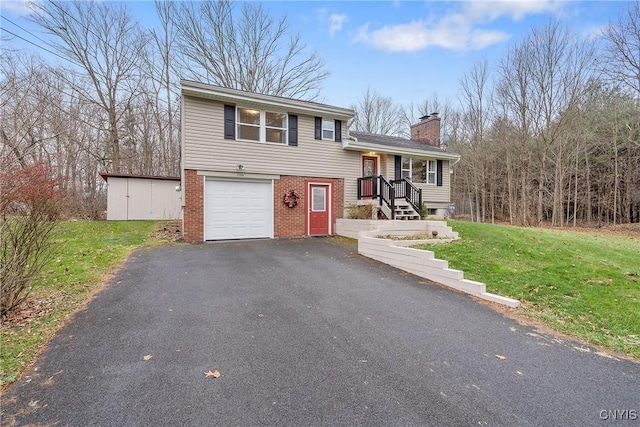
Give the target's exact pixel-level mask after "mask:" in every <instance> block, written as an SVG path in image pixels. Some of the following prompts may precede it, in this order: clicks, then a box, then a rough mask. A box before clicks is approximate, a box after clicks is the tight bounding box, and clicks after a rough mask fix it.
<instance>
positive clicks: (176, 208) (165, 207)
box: [100, 173, 182, 221]
mask: <svg viewBox="0 0 640 427" xmlns="http://www.w3.org/2000/svg"><path fill="white" fill-rule="evenodd" d="M100 176H102V179H104V180H105V181H106V182H107V221H115V220H140V219H180V214H181V212H182V206H181V205H182V201H181V200H180V194H179V193H178V192H176V188H179V187H180V178H179V177H163V176H147V175H128V174H115V173H101V174H100Z"/></svg>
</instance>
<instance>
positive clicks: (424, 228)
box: [336, 219, 520, 307]
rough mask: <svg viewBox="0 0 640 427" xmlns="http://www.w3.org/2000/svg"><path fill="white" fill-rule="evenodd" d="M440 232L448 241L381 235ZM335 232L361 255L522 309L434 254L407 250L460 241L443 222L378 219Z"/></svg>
mask: <svg viewBox="0 0 640 427" xmlns="http://www.w3.org/2000/svg"><path fill="white" fill-rule="evenodd" d="M432 230H437V231H438V237H439V238H440V237H445V238H446V239H437V240H433V239H429V240H423V241H419V240H410V241H407V240H393V239H385V238H381V237H380V236H384V235H390V236H398V237H404V236H413V235H431V231H432ZM336 232H337V233H338V234H339V235H342V236H345V237H351V238H357V239H358V253H359V254H361V255H364V256H366V257H369V258H372V259H375V260H377V261H380V262H383V263H385V264H388V265H391V266H393V267H396V268H399V269H401V270H404V271H406V272H409V273H411V274H415V275H416V276H419V277H424V278H425V279H429V280H431V281H434V282H437V283H441V284H443V285H446V286H449V287H451V288H454V289H457V290H460V291H463V292H466V293H468V294H471V295H474V296H476V297H479V298H483V299H485V300H488V301H493V302H496V303H499V304H503V305H506V306H509V307H519V306H520V301H518V300H514V299H511V298H506V297H502V296H500V295H495V294H491V293H488V292H487V289H486V285H485V284H484V283H480V282H476V281H473V280H468V279H465V278H464V273H463V272H462V271H460V270H455V269H452V268H449V263H448V262H447V261H445V260H440V259H436V258H435V255H434V253H433V252H432V251H426V250H421V249H413V248H408V247H405V246H407V245H409V244H413V245H418V244H420V243H432V242H434V241H437V242H450V241H452V240H455V239H458V233H456V232H454V231H453V230H452V229H451V228H450V227H449V226H448V225H447V224H446V222H443V221H376V220H371V221H369V220H348V219H347V220H345V219H341V220H338V222H337V223H336Z"/></svg>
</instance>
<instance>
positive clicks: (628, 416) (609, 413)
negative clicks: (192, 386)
mask: <svg viewBox="0 0 640 427" xmlns="http://www.w3.org/2000/svg"><path fill="white" fill-rule="evenodd" d="M599 415H600V419H601V420H611V421H623V420H627V421H635V420H637V419H638V411H637V410H635V409H603V410H602V411H600V414H599Z"/></svg>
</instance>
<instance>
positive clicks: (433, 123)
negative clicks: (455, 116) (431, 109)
mask: <svg viewBox="0 0 640 427" xmlns="http://www.w3.org/2000/svg"><path fill="white" fill-rule="evenodd" d="M411 139H412V140H414V141H420V142H424V143H425V144H429V145H433V146H434V147H438V148H440V117H438V113H431V114H429V115H426V116H422V117H420V121H419V122H418V123H416V124H413V125H411Z"/></svg>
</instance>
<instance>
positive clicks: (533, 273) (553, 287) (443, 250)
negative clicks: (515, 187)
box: [420, 221, 640, 358]
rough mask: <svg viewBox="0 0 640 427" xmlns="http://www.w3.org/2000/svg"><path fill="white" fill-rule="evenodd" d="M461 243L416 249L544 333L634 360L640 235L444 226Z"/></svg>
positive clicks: (638, 333) (638, 344) (638, 345)
mask: <svg viewBox="0 0 640 427" xmlns="http://www.w3.org/2000/svg"><path fill="white" fill-rule="evenodd" d="M449 225H451V226H452V227H453V229H454V230H455V231H457V232H458V233H459V234H460V237H461V240H460V241H457V242H454V243H449V244H430V245H422V246H420V249H428V250H431V251H434V252H435V255H436V257H437V258H440V259H446V260H448V261H449V265H450V267H451V268H456V269H459V270H462V271H464V274H465V278H468V279H471V280H477V281H480V282H484V283H485V284H486V285H487V292H492V293H496V294H499V295H503V296H508V297H512V298H516V299H518V300H520V301H521V302H522V303H523V306H522V309H521V312H522V313H523V314H524V315H526V316H529V317H534V318H538V319H542V320H543V321H545V322H546V323H547V324H548V325H549V326H550V327H552V328H554V329H556V330H558V331H561V332H563V333H566V334H569V335H572V336H575V337H578V338H580V339H582V340H584V341H586V342H589V343H592V344H597V345H600V346H603V347H606V348H610V349H613V350H615V351H618V352H621V353H625V354H628V355H631V356H634V357H636V358H640V314H639V313H640V234H638V233H637V232H628V233H627V235H624V234H623V233H611V232H583V231H566V230H557V229H540V228H522V227H511V226H504V225H492V224H478V223H471V222H458V221H450V222H449Z"/></svg>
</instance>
